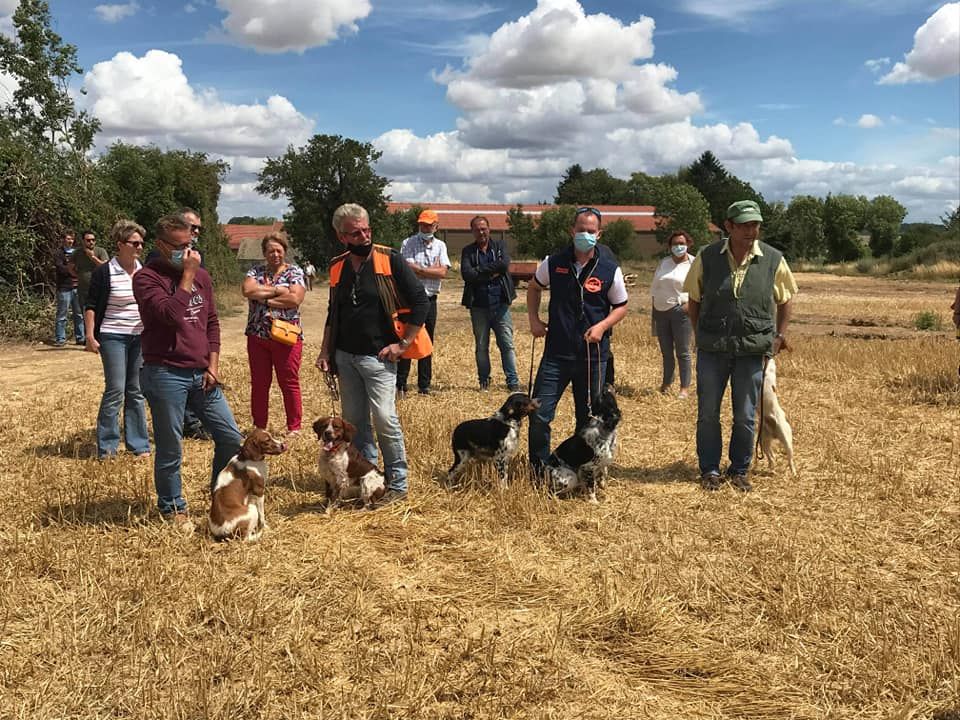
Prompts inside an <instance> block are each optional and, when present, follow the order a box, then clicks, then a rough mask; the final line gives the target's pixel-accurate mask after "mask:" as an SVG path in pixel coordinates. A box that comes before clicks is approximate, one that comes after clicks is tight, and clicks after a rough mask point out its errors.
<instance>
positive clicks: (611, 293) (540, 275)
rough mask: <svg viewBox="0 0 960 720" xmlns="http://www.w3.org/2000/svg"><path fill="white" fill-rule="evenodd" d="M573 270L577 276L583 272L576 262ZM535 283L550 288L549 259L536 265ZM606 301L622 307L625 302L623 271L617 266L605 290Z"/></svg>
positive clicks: (625, 286) (625, 285)
mask: <svg viewBox="0 0 960 720" xmlns="http://www.w3.org/2000/svg"><path fill="white" fill-rule="evenodd" d="M573 269H574V270H576V271H577V274H579V273H580V271H581V270H583V267H582V266H580V265H578V264H577V262H576V261H574V263H573ZM534 277H535V278H536V279H537V282H538V283H540V285H542V286H543V287H545V288H546V287H550V258H549V257H546V258H544V259H543V261H542V262H541V263H540V264H539V265H537V271H536V272H535V273H534ZM607 300H608V301H609V302H610V304H611V305H613V306H617V305H623V304H624V303H625V302H626V301H627V284H626V283H625V282H624V281H623V271H622V270H621V269H620V266H619V265H618V266H617V271H616V272H615V273H614V274H613V282H612V283H610V289H609V290H607Z"/></svg>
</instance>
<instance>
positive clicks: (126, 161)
mask: <svg viewBox="0 0 960 720" xmlns="http://www.w3.org/2000/svg"><path fill="white" fill-rule="evenodd" d="M229 170H230V166H229V165H227V163H225V162H223V161H222V160H211V159H210V158H209V156H207V154H206V153H202V152H191V151H188V150H161V149H160V148H158V147H156V146H152V145H151V146H148V147H138V146H135V145H126V144H124V143H120V142H118V143H114V144H113V145H111V146H110V148H109V149H108V150H107V152H106V153H105V154H104V155H103V157H101V158H100V160H99V161H98V163H97V174H98V176H99V177H100V184H101V186H102V187H103V196H104V199H105V201H106V212H105V217H104V218H103V219H104V220H105V221H106V224H110V223H112V222H113V221H115V220H117V219H119V218H127V219H130V220H136V221H137V222H138V223H140V224H141V225H143V227H144V228H146V230H147V232H148V233H151V234H152V230H153V225H154V223H156V221H157V219H158V218H160V217H162V216H163V215H166V214H167V213H171V212H175V211H176V210H178V209H179V208H181V207H191V208H193V209H194V210H196V211H197V212H199V213H200V216H201V217H202V218H203V234H202V235H201V236H200V250H201V252H202V253H203V256H204V264H205V265H206V267H207V269H208V270H209V271H210V272H211V274H212V275H213V276H214V280H215V281H217V282H233V281H235V280H236V279H237V272H238V269H239V268H238V266H237V262H236V259H235V257H234V255H233V253H232V252H231V251H230V248H229V246H228V244H227V239H226V236H225V235H224V234H223V232H222V231H221V229H220V221H219V218H218V216H217V204H218V203H219V201H220V183H221V182H222V180H223V178H224V176H226V174H227V172H229ZM105 229H106V228H104V230H105ZM151 240H152V239H151Z"/></svg>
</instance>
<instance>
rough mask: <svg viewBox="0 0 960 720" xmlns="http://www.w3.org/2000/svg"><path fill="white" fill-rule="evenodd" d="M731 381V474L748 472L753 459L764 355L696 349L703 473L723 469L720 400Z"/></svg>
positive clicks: (698, 433) (699, 432)
mask: <svg viewBox="0 0 960 720" xmlns="http://www.w3.org/2000/svg"><path fill="white" fill-rule="evenodd" d="M728 380H729V381H730V400H731V402H732V404H733V432H732V433H731V435H730V451H729V459H730V467H729V468H727V474H728V475H734V474H745V473H746V472H747V471H748V470H749V469H750V461H751V460H752V459H753V444H754V436H753V434H754V425H755V424H756V415H757V398H758V397H759V395H760V383H761V382H762V381H763V355H733V354H731V353H720V352H710V351H708V350H697V458H698V460H699V462H700V474H701V475H702V474H703V473H708V472H716V473H719V472H720V453H721V452H722V450H723V437H722V435H721V430H720V403H721V402H722V401H723V393H724V392H725V391H726V389H727V381H728Z"/></svg>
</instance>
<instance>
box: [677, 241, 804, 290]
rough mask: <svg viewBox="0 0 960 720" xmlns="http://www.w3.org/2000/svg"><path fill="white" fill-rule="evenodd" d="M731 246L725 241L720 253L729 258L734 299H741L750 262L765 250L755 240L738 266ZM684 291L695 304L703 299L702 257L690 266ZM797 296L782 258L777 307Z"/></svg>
mask: <svg viewBox="0 0 960 720" xmlns="http://www.w3.org/2000/svg"><path fill="white" fill-rule="evenodd" d="M729 244H730V241H729V240H724V241H723V247H722V248H721V250H720V252H721V253H724V254H725V255H726V256H727V260H728V261H729V263H730V274H731V275H733V295H734V297H740V286H741V285H743V279H744V278H745V277H746V276H747V270H749V269H750V261H751V260H752V259H753V258H755V257H757V256H760V257H762V256H763V250H762V249H761V248H760V243H759V242H757V241H756V240H754V242H753V247H751V248H750V252H748V253H747V254H746V255H744V256H743V262H742V263H740V265H739V266H738V265H737V262H736V260H735V259H734V257H733V253H732V252H730V245H729ZM683 290H684V292H686V293H689V295H690V299H691V300H693V301H694V302H700V299H701V298H702V297H703V260H702V259H701V256H700V255H697V257H696V258H695V259H694V261H693V265H691V266H690V272H689V273H687V279H686V280H685V281H684V283H683ZM796 294H797V281H796V280H795V279H794V277H793V273H792V272H790V266H789V265H787V261H786V259H785V258H780V264H779V265H777V271H776V273H774V276H773V300H774V302H775V303H777V305H783V304H784V303H785V302H787V301H788V300H789V299H790V298H792V297H793V296H794V295H796Z"/></svg>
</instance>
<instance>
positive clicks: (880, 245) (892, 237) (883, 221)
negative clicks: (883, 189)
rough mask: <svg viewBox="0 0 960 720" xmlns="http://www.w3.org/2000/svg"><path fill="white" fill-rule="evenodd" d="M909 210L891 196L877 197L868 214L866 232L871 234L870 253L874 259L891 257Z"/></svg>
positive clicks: (868, 208)
mask: <svg viewBox="0 0 960 720" xmlns="http://www.w3.org/2000/svg"><path fill="white" fill-rule="evenodd" d="M906 215H907V209H906V208H905V207H904V206H903V205H901V204H900V203H898V202H897V201H896V200H895V199H894V198H892V197H890V196H889V195H877V196H876V197H875V198H874V199H873V200H871V201H870V203H869V205H868V206H867V213H866V223H865V224H866V230H867V232H868V233H870V251H871V252H872V253H873V256H874V257H879V256H880V255H890V254H891V253H892V252H893V249H894V243H896V241H897V238H898V237H899V236H900V225H902V224H903V218H905V217H906Z"/></svg>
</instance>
